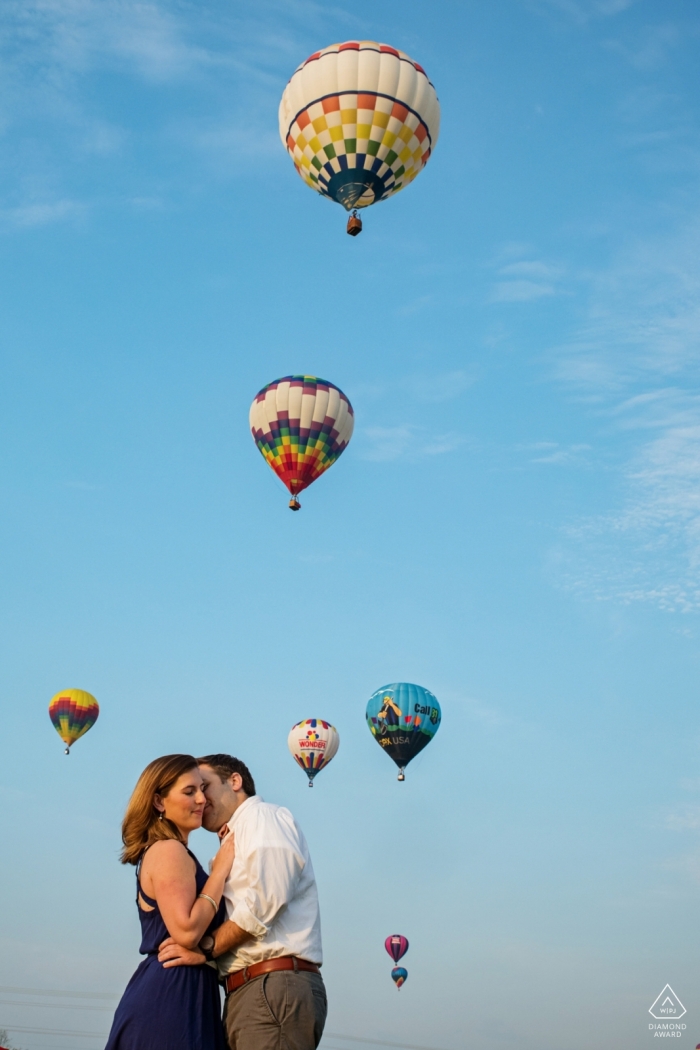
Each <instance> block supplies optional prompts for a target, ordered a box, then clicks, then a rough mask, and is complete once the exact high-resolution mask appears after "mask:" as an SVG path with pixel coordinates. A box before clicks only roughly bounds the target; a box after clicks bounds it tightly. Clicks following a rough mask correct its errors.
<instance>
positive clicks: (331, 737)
mask: <svg viewBox="0 0 700 1050" xmlns="http://www.w3.org/2000/svg"><path fill="white" fill-rule="evenodd" d="M339 743H340V737H339V736H338V730H337V729H336V728H335V726H332V725H331V724H330V722H324V721H323V719H322V718H305V719H304V721H303V722H297V724H296V725H295V726H292V728H291V731H290V733H289V737H288V738H287V745H288V747H289V750H290V751H291V752H292V754H293V755H294V758H295V759H296V760H297V762H298V763H299V765H300V766H301V768H302V769H303V770H304V772H305V773H306V775H307V777H308V778H309V787H313V786H314V777H315V776H316V774H317V773H320V771H321V770H322V769H323V768H324V767H325V766H327V765H328V763H329V762H330V760H331V759H332V758H333V755H334V754H335V753H336V751H337V750H338V744H339Z"/></svg>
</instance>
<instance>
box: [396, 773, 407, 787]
mask: <svg viewBox="0 0 700 1050" xmlns="http://www.w3.org/2000/svg"><path fill="white" fill-rule="evenodd" d="M396 779H397V780H398V781H399V783H400V784H403V782H404V780H405V779H406V774H405V773H404V771H403V769H400V770H399V775H398V776H397V778H396Z"/></svg>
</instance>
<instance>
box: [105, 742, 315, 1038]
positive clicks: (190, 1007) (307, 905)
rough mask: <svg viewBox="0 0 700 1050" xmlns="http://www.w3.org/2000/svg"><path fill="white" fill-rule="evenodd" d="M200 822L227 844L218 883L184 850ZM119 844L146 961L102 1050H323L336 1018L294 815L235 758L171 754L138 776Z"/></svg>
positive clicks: (217, 861)
mask: <svg viewBox="0 0 700 1050" xmlns="http://www.w3.org/2000/svg"><path fill="white" fill-rule="evenodd" d="M202 825H203V826H204V827H205V828H206V829H207V831H212V832H214V833H216V834H217V835H218V837H219V839H220V841H221V845H220V847H219V851H218V853H217V854H216V856H215V857H214V860H213V861H212V863H211V866H210V873H209V876H207V873H206V872H205V871H204V869H203V868H202V866H201V864H200V863H199V861H198V860H197V858H196V857H195V856H194V854H193V853H191V852H190V850H189V849H188V848H187V842H188V838H189V835H190V833H191V832H193V831H195V830H196V829H197V828H199V827H202ZM122 840H123V842H124V849H123V851H122V855H121V859H122V863H124V864H133V865H135V866H136V904H137V907H138V913H139V919H140V921H141V931H142V940H141V948H140V951H141V954H142V955H145V956H146V958H145V959H144V961H143V962H142V963H141V965H140V966H139V968H138V969H137V971H136V973H135V974H134V975H133V977H132V978H131V980H130V981H129V984H128V985H127V988H126V991H125V992H124V995H123V997H122V999H121V1002H120V1003H119V1006H118V1007H117V1010H116V1013H115V1015H114V1022H113V1024H112V1030H111V1033H110V1036H109V1040H108V1042H107V1047H106V1050H227V1046H228V1048H229V1050H316V1047H317V1046H318V1044H319V1042H320V1039H321V1035H322V1033H323V1026H324V1024H325V1020H326V1009H327V1007H326V992H325V988H324V984H323V979H322V977H321V973H320V966H321V962H322V956H321V926H320V920H319V910H318V895H317V892H316V881H315V879H314V872H313V867H312V865H311V858H310V857H309V850H308V846H307V844H306V840H305V838H304V835H303V833H302V831H301V829H300V828H299V827H298V825H297V823H296V821H295V820H294V817H293V816H292V814H291V813H290V812H289V810H287V809H284V808H282V807H281V806H274V805H271V804H269V803H267V802H264V801H263V800H262V799H261V798H260V797H259V796H258V795H256V794H255V784H254V782H253V778H252V776H251V775H250V772H249V770H248V768H247V767H246V766H245V765H244V764H243V762H241V761H240V760H239V759H237V758H233V757H232V756H231V755H207V756H206V757H205V758H199V759H197V758H193V757H192V755H166V756H165V757H164V758H158V759H156V760H155V761H154V762H151V763H150V765H148V766H147V767H146V769H145V770H144V771H143V773H142V774H141V776H140V777H139V780H138V783H137V785H136V788H135V789H134V793H133V794H132V796H131V799H130V800H129V804H128V806H127V810H126V815H125V817H124V822H123V824H122ZM219 982H221V983H222V984H223V985H224V989H225V991H226V1003H225V1006H224V1016H223V1021H222V1018H221V1005H220V997H219Z"/></svg>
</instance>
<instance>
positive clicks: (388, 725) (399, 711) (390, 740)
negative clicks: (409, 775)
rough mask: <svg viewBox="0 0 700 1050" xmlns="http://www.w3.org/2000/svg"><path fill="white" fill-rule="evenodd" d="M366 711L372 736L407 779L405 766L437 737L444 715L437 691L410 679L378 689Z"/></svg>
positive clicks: (401, 777) (399, 777) (403, 777)
mask: <svg viewBox="0 0 700 1050" xmlns="http://www.w3.org/2000/svg"><path fill="white" fill-rule="evenodd" d="M366 715H367V725H368V726H369V728H370V732H371V733H372V736H373V737H374V739H375V740H376V741H377V743H378V744H380V745H381V747H383V748H384V751H385V752H386V753H387V755H389V757H390V758H393V760H394V762H396V765H397V766H398V767H399V776H398V779H399V780H405V779H406V777H405V775H404V769H405V768H406V766H407V765H408V763H409V762H410V761H411V759H412V758H415V757H416V755H417V754H418V752H419V751H422V750H423V748H424V747H426V746H427V745H428V744H429V743H430V741H431V740H432V739H433V737H434V736H435V734H436V733H437V731H438V729H439V728H440V718H441V717H442V716H441V713H440V705H439V703H438V702H437V700H436V698H435V697H434V696H433V694H432V693H431V692H429V690H427V689H424V688H423V686H421V685H412V684H411V683H410V682H394V683H393V684H392V685H385V686H384V687H383V688H382V689H377V691H376V693H373V695H372V696H371V697H370V699H369V703H368V704H367V712H366Z"/></svg>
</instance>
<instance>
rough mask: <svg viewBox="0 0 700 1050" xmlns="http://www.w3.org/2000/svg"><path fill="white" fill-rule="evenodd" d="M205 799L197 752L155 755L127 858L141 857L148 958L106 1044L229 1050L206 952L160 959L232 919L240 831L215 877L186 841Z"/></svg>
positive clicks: (130, 825)
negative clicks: (163, 950) (228, 891)
mask: <svg viewBox="0 0 700 1050" xmlns="http://www.w3.org/2000/svg"><path fill="white" fill-rule="evenodd" d="M205 805H206V799H205V797H204V794H203V792H202V776H201V774H200V772H199V769H198V768H197V761H196V759H194V758H193V757H192V755H166V756H165V757H164V758H157V759H156V760H155V761H154V762H151V764H150V765H149V766H147V767H146V769H145V770H144V771H143V773H142V774H141V776H140V777H139V780H138V783H137V785H136V787H135V789H134V793H133V795H132V796H131V799H130V800H129V805H128V806H127V810H126V815H125V817H124V822H123V824H122V840H123V842H124V849H123V850H122V856H121V860H122V863H123V864H134V865H136V903H137V906H138V909H139V918H140V920H141V932H142V935H143V936H142V940H141V948H140V951H141V954H142V955H145V956H146V958H145V959H144V961H143V962H142V963H141V965H140V966H139V968H138V969H137V971H136V973H135V974H134V976H133V977H132V978H131V980H130V981H129V984H128V985H127V987H126V991H125V992H124V995H123V996H122V999H121V1002H120V1003H119V1006H118V1007H117V1011H116V1013H115V1015H114V1021H113V1023H112V1030H111V1032H110V1035H109V1040H108V1042H107V1048H106V1050H226V1038H225V1036H224V1030H223V1027H222V1024H221V1001H220V998H219V986H218V980H217V973H216V970H215V969H214V968H213V967H212V966H209V965H207V963H206V961H205V956H204V954H202V956H201V959H202V962H201V964H200V965H187V966H169V965H168V963H161V962H159V961H158V946H159V945H160V944H161V943H162V942H163V941H164V940H166V938H168V937H172V938H174V940H176V941H177V943H178V944H179V945H181V946H182V947H183V948H189V949H193V950H197V947H198V945H199V943H200V941H201V940H202V938H203V937H204V938H206V937H207V935H210V934H211V932H212V931H213V930H214V929H216V927H217V926H220V925H221V923H222V922H224V921H225V919H226V910H225V905H224V903H223V901H222V895H223V891H224V883H225V881H226V879H227V877H228V874H229V872H230V870H231V865H232V863H233V857H234V847H233V835H229V836H228V838H226V839H225V840H224V842H223V843H222V845H221V847H220V849H219V852H218V853H217V855H216V857H215V858H214V861H213V863H212V866H211V874H210V875H209V876H207V873H206V872H205V871H204V869H203V868H202V866H201V864H200V863H199V861H198V860H197V858H196V857H195V856H194V854H193V853H190V851H189V850H188V848H187V840H188V838H189V835H190V832H192V831H195V830H196V829H197V828H199V827H201V826H202V814H203V813H204V807H205ZM205 943H206V941H205ZM193 958H194V957H193Z"/></svg>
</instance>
